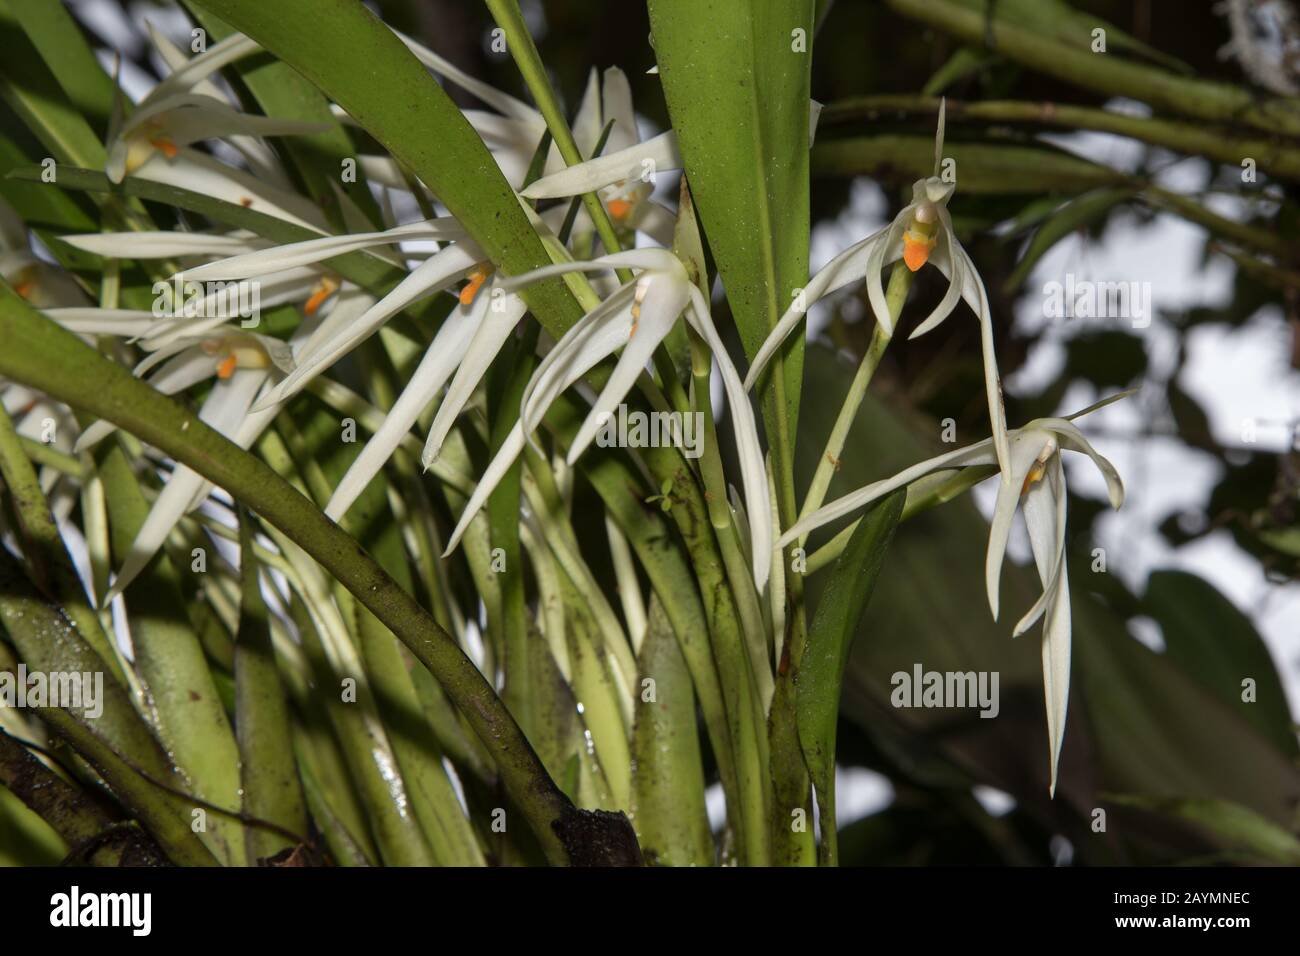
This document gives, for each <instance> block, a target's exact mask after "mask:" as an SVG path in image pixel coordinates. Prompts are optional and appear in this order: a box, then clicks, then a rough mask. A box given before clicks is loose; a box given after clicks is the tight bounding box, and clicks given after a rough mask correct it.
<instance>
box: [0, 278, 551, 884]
mask: <svg viewBox="0 0 1300 956" xmlns="http://www.w3.org/2000/svg"><path fill="white" fill-rule="evenodd" d="M0 339H3V340H4V341H9V342H21V343H23V348H21V349H19V348H14V349H6V350H2V351H0V375H5V376H7V377H8V378H11V379H13V380H14V381H18V382H22V383H23V384H26V385H29V386H31V387H33V388H38V389H41V390H42V391H44V392H46V393H47V394H49V395H51V396H52V397H54V398H57V399H58V400H60V401H64V402H67V403H69V404H72V405H74V406H78V407H81V408H84V409H86V410H87V411H90V412H93V413H94V414H97V415H99V416H100V417H102V418H107V419H108V420H110V421H112V422H114V423H115V424H117V425H119V426H120V427H123V428H126V429H127V430H129V431H131V432H133V433H134V434H136V435H137V436H138V437H139V438H140V439H141V440H143V441H146V442H148V443H150V444H152V445H154V446H155V447H156V448H158V449H160V450H161V451H163V452H164V453H165V454H168V455H171V456H172V457H173V458H175V459H176V460H177V461H179V462H182V463H183V464H186V465H189V466H190V467H191V468H193V469H194V470H195V471H197V472H199V473H200V474H201V475H203V476H204V477H205V478H207V479H208V480H210V481H212V482H213V483H214V484H216V485H218V486H219V487H222V488H225V489H226V490H227V491H228V492H229V493H230V494H231V495H232V496H233V497H234V498H236V499H237V500H239V501H242V502H244V503H245V504H246V505H248V506H249V507H251V508H253V509H255V510H256V511H257V512H258V514H260V515H261V516H262V518H263V519H264V520H266V521H267V522H269V523H270V524H272V525H274V526H275V527H277V528H279V529H280V530H281V531H282V532H284V533H285V534H286V535H289V536H290V537H292V538H293V539H294V541H295V542H297V543H298V544H299V545H300V546H302V547H303V549H304V550H305V551H306V552H307V553H308V554H310V555H311V556H312V557H313V558H314V559H315V560H316V561H318V562H320V564H321V565H322V566H323V567H324V568H325V569H326V570H327V571H328V572H330V573H331V574H333V575H334V576H335V577H336V578H337V579H338V580H339V581H341V582H342V583H343V584H344V586H345V587H347V588H348V590H349V591H351V592H352V593H353V594H354V595H355V596H356V597H357V599H358V600H359V601H360V602H361V603H362V604H364V605H365V606H366V607H368V608H370V610H371V611H372V612H373V613H374V614H375V616H376V617H378V618H379V619H380V620H381V621H383V622H384V623H385V624H386V625H387V626H388V627H389V628H390V629H391V630H392V631H393V633H394V634H396V635H397V636H398V637H399V638H400V639H401V640H402V642H403V643H405V644H406V645H407V647H409V648H410V650H411V652H412V654H414V655H415V657H416V659H417V660H418V661H420V663H421V664H423V665H424V666H425V667H427V668H428V669H429V671H430V672H432V673H433V675H434V676H435V677H437V678H438V680H439V682H440V683H441V684H442V685H443V687H444V689H445V690H446V691H447V694H448V696H449V697H451V699H452V701H453V702H454V703H455V704H456V705H457V706H458V707H459V708H460V710H461V711H462V712H463V713H464V714H465V715H466V717H467V718H468V719H469V721H470V724H471V726H472V727H473V729H474V731H475V732H476V733H477V734H478V735H479V737H480V739H482V740H483V742H484V744H485V745H486V746H487V747H488V749H489V751H490V752H491V753H492V755H493V758H494V759H495V760H496V761H497V765H498V767H499V769H500V771H501V777H502V781H503V783H504V785H505V787H506V790H507V792H508V793H509V794H510V796H511V797H512V798H513V799H514V801H515V802H516V804H517V805H518V806H519V808H520V810H521V811H522V813H523V814H524V816H525V818H526V819H527V820H528V822H529V823H530V825H531V826H532V828H533V830H534V831H535V833H536V834H537V838H538V840H539V842H540V843H541V845H542V846H543V848H544V850H545V851H546V853H547V856H548V857H549V858H550V859H551V860H553V861H555V862H561V863H562V862H566V861H567V860H568V857H569V854H568V851H567V850H566V845H565V843H564V842H563V841H562V840H561V838H560V836H559V834H558V833H557V832H556V830H555V829H554V828H553V826H552V825H553V824H554V823H557V822H560V821H561V820H562V819H563V818H564V817H566V816H569V815H571V814H573V813H575V812H577V811H575V810H574V809H573V807H572V804H571V803H570V802H569V800H568V799H567V798H566V797H565V796H564V794H563V793H561V792H560V790H559V788H558V787H556V786H555V783H554V782H553V781H552V780H551V778H550V777H549V776H548V775H547V773H546V770H545V768H544V767H542V765H541V763H540V761H539V760H538V759H537V756H536V754H534V753H533V751H532V748H531V747H529V745H528V742H527V740H526V739H525V738H524V736H523V733H522V732H521V731H520V729H519V726H518V725H517V724H516V723H515V722H514V720H513V719H512V718H511V717H510V714H509V712H508V711H507V710H506V709H505V707H504V705H503V704H502V703H501V701H500V700H499V699H498V698H497V696H496V694H495V693H494V692H493V690H492V687H491V685H490V684H488V682H487V681H486V680H485V679H484V678H483V675H482V674H480V673H479V671H478V669H477V668H476V667H475V666H474V664H473V662H472V661H470V660H469V658H467V657H466V656H465V655H464V653H463V652H462V651H461V650H460V648H459V647H458V646H457V645H456V642H455V641H454V640H453V639H452V638H451V636H450V635H448V634H447V633H446V631H444V630H443V629H442V628H441V627H439V626H438V624H437V622H435V621H434V620H433V619H432V618H431V617H429V615H428V614H427V613H426V612H425V611H424V609H423V608H421V607H420V606H419V604H417V603H416V602H415V600H414V599H413V598H412V597H411V596H410V595H408V594H406V593H405V592H403V591H402V590H401V588H399V587H398V586H397V585H396V584H395V583H394V582H393V580H392V579H391V578H390V577H389V576H388V575H387V574H385V573H384V571H383V569H382V568H381V567H380V566H379V565H378V564H377V563H376V562H375V561H374V559H373V558H371V557H370V555H368V554H367V553H366V552H365V550H364V549H363V548H361V547H360V546H358V545H357V543H356V541H354V540H353V539H352V538H351V537H349V536H348V535H347V534H346V533H344V532H343V530H342V529H340V528H339V527H338V526H337V525H335V524H334V523H333V522H331V521H330V520H329V519H328V518H326V517H325V516H324V515H323V514H321V513H320V512H319V511H318V510H317V509H316V508H315V507H314V506H313V505H312V504H311V502H309V501H308V500H307V499H306V498H304V497H303V496H302V495H301V494H300V493H298V492H297V491H295V490H294V489H293V488H292V487H291V486H290V485H289V484H288V483H287V482H285V481H283V480H282V479H280V478H279V476H278V475H276V474H275V473H274V472H273V471H272V470H271V469H270V468H269V467H267V466H266V465H265V464H263V463H262V462H260V461H258V460H257V459H256V458H254V457H253V456H251V455H249V454H247V453H246V452H244V451H243V450H242V449H240V448H239V447H238V446H236V445H234V444H232V443H231V442H229V441H228V440H226V439H225V438H223V437H222V436H221V435H219V434H218V433H216V432H214V431H212V430H211V429H209V428H208V427H207V426H206V425H204V424H203V423H202V422H201V421H199V420H198V418H197V417H196V416H194V415H193V414H192V413H190V412H188V411H187V410H186V409H184V408H183V407H182V406H180V405H179V404H177V403H176V402H174V401H171V400H170V399H167V398H165V397H163V396H161V395H159V394H158V393H157V392H155V391H153V390H152V389H150V388H149V386H148V385H146V384H145V383H143V382H141V381H139V380H138V379H136V378H134V377H133V376H132V375H131V373H130V372H128V371H127V370H126V369H123V368H121V367H119V366H117V365H115V364H113V363H112V362H109V361H107V360H106V359H104V358H103V357H102V356H100V355H99V354H98V353H96V352H95V351H94V350H93V349H91V348H90V347H89V346H87V345H85V344H84V343H82V342H81V341H80V340H79V339H77V337H76V336H74V335H72V334H71V333H70V332H67V331H65V330H63V329H61V328H59V327H58V326H57V325H56V324H55V323H53V322H51V321H49V320H48V319H45V318H44V317H42V316H40V315H39V314H38V313H36V312H34V311H32V309H30V308H29V307H28V306H27V304H26V303H25V302H24V301H23V300H22V299H20V298H19V297H18V296H17V295H16V294H14V292H13V291H12V290H11V289H10V288H9V287H8V286H7V285H6V286H3V287H0Z"/></svg>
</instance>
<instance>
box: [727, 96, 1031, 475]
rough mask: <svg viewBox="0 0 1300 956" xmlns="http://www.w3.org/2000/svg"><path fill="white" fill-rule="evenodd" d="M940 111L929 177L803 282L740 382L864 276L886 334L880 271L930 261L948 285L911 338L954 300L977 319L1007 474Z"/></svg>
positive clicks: (986, 315)
mask: <svg viewBox="0 0 1300 956" xmlns="http://www.w3.org/2000/svg"><path fill="white" fill-rule="evenodd" d="M944 114H945V106H944V105H943V104H941V105H940V107H939V123H938V128H937V129H936V131H935V137H934V175H933V176H930V177H929V178H927V179H918V180H917V181H916V182H915V183H914V184H913V185H912V201H911V202H910V203H908V204H907V205H906V206H904V207H903V209H902V210H901V211H900V212H899V213H898V215H897V216H895V217H894V220H893V221H892V222H891V223H890V224H889V225H887V226H885V227H884V228H883V229H881V230H880V231H878V232H875V233H872V234H871V235H870V236H867V238H865V239H863V240H861V241H860V242H857V243H855V244H854V245H852V246H850V247H849V248H848V249H845V250H844V251H843V252H841V253H840V254H839V255H838V256H836V257H835V258H834V259H832V260H831V261H830V262H829V263H827V264H826V266H825V267H824V268H823V269H821V270H820V271H819V272H818V273H817V274H816V275H815V276H813V277H812V279H810V280H809V282H808V285H807V286H806V287H805V288H804V290H803V294H802V295H800V296H798V297H797V298H796V299H795V301H794V303H793V304H792V305H791V306H790V308H789V309H788V310H787V311H786V313H785V315H783V316H782V317H781V319H780V321H779V322H777V324H776V326H775V327H774V328H773V329H772V332H771V334H769V335H768V337H767V339H766V340H765V341H764V342H763V345H762V346H761V347H760V348H759V350H758V354H756V355H755V356H754V361H753V363H752V364H751V365H750V368H749V374H748V375H747V376H746V378H745V387H746V388H747V389H748V388H753V387H754V384H755V383H756V382H757V381H758V379H759V376H761V375H762V373H763V370H764V369H765V368H766V367H767V364H768V362H769V361H771V359H772V356H773V355H775V354H776V352H777V350H778V349H779V348H780V347H781V345H782V344H783V343H784V342H785V340H786V339H787V338H789V337H790V335H791V333H793V332H794V330H795V329H796V328H798V326H799V323H801V322H802V321H803V320H804V318H805V316H806V315H807V312H808V309H809V307H811V306H812V304H813V303H815V302H817V301H818V300H820V299H823V298H825V297H826V296H828V295H830V294H831V293H833V292H836V291H838V290H839V289H841V288H843V287H844V286H846V285H848V284H849V283H850V282H855V281H857V280H858V279H865V280H866V284H867V297H868V299H869V300H870V302H871V310H872V311H873V312H874V313H875V315H876V321H877V322H879V323H880V326H881V328H882V329H883V330H884V331H885V332H886V333H887V334H889V335H893V334H894V328H893V322H892V320H891V318H890V315H889V307H888V306H887V305H886V303H885V287H884V281H883V278H882V273H883V272H884V270H885V269H886V268H888V267H889V266H891V265H892V264H893V263H895V262H897V261H898V260H899V259H902V260H903V262H904V263H906V265H907V267H908V268H909V269H911V270H912V271H913V272H916V271H917V270H918V269H920V268H921V267H922V266H924V265H925V264H926V263H927V262H930V263H933V264H934V266H935V267H936V268H938V270H939V271H940V272H942V273H943V274H944V276H945V277H946V278H947V279H948V290H947V292H946V293H945V294H944V296H943V298H942V299H941V300H940V301H939V304H938V305H936V306H935V307H934V311H932V312H931V313H930V314H929V315H928V316H927V317H926V318H925V320H924V321H923V322H922V323H921V324H920V325H918V326H917V327H916V329H915V330H914V331H913V332H912V334H911V335H910V336H909V338H913V339H914V338H916V337H917V336H919V335H924V334H925V333H926V332H929V331H930V330H931V329H933V328H935V327H936V326H937V325H939V323H941V322H942V321H943V320H944V319H946V318H947V317H948V316H949V315H951V314H952V311H953V309H955V308H956V307H957V302H958V301H959V300H964V301H965V302H966V304H967V305H969V306H970V307H971V310H972V311H973V312H974V313H975V316H976V318H978V319H979V323H980V348H981V351H982V352H983V360H984V387H985V397H986V399H987V401H988V407H989V420H990V423H991V427H992V432H993V443H994V447H995V448H996V450H997V456H998V461H999V462H1000V463H1001V464H1002V468H1003V473H1004V474H1006V473H1007V472H1008V468H1007V462H1008V457H1007V454H1008V445H1007V423H1006V411H1005V410H1004V408H1003V403H1002V384H1001V380H1000V379H999V376H998V366H997V353H996V351H995V349H994V346H993V316H992V312H991V310H990V309H989V300H988V294H987V292H986V291H985V289H984V282H983V280H982V279H980V276H979V272H978V271H976V269H975V264H974V263H973V262H972V261H971V258H970V256H969V255H968V254H967V252H966V250H965V249H964V248H962V245H961V243H960V242H959V241H958V240H957V235H956V233H955V232H954V231H953V228H952V217H951V216H950V215H949V214H948V201H949V200H950V199H951V198H952V194H953V190H954V188H955V184H954V183H950V182H945V181H944V179H943V178H942V176H941V175H940V173H941V170H942V166H943V132H944Z"/></svg>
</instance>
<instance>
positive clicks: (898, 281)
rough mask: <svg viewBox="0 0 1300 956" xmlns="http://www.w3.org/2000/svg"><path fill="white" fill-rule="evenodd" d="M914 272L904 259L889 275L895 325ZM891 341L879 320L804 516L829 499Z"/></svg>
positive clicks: (805, 502)
mask: <svg viewBox="0 0 1300 956" xmlns="http://www.w3.org/2000/svg"><path fill="white" fill-rule="evenodd" d="M913 275H914V273H913V272H912V270H911V269H909V268H907V266H906V264H905V263H903V262H902V261H901V260H900V261H898V262H896V263H894V270H893V272H891V273H890V274H889V288H888V289H887V290H886V291H885V305H886V307H887V308H888V309H889V320H890V324H891V325H894V326H896V325H897V324H898V317H899V316H900V315H901V314H902V312H903V303H904V302H905V301H906V300H907V293H908V292H909V291H910V290H911V288H912V277H913ZM889 340H890V335H889V333H888V332H886V331H885V330H884V328H883V326H881V324H880V322H878V321H877V322H876V324H875V328H874V329H873V331H872V333H871V344H870V345H868V346H867V353H866V355H864V356H863V357H862V361H861V362H859V363H858V370H857V372H856V373H855V374H854V376H853V381H852V383H850V385H849V390H848V393H847V394H846V395H845V396H844V404H843V405H841V406H840V411H839V414H838V415H837V416H836V417H835V424H834V425H833V426H832V427H831V433H830V436H829V437H828V438H827V439H826V447H825V448H824V449H823V450H822V455H821V458H819V459H818V460H817V470H816V472H814V473H813V478H812V484H810V485H809V486H808V494H807V495H806V496H805V497H804V500H803V510H802V511H800V512H799V517H800V519H803V518H806V517H808V515H810V514H812V513H813V512H814V511H816V510H817V509H818V508H820V507H821V506H822V503H823V502H824V501H825V500H826V492H827V490H828V489H829V488H830V486H831V479H832V478H834V477H835V472H837V471H839V468H840V455H841V454H842V453H843V451H844V443H845V442H846V441H847V440H848V437H849V429H850V428H852V427H853V419H854V418H856V417H857V414H858V408H860V407H861V405H862V399H863V398H864V397H866V394H867V387H868V386H869V385H870V384H871V379H872V377H873V376H874V375H875V374H876V368H877V367H878V366H879V365H880V359H881V357H882V356H883V355H884V354H885V349H887V348H888V347H889ZM807 540H808V536H807V535H804V536H803V537H802V538H800V539H799V547H803V545H804V542H805V541H807Z"/></svg>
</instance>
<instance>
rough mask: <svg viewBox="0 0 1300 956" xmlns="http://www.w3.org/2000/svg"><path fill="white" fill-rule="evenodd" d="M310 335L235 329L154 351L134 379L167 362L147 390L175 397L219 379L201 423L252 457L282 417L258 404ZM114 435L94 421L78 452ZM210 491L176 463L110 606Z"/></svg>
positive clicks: (307, 330)
mask: <svg viewBox="0 0 1300 956" xmlns="http://www.w3.org/2000/svg"><path fill="white" fill-rule="evenodd" d="M312 331H313V329H312V325H311V324H310V323H304V325H302V326H301V327H299V329H298V330H297V331H296V332H295V333H294V335H293V337H292V338H291V339H290V341H289V342H288V343H285V342H281V341H279V340H278V339H272V338H269V337H268V336H261V335H252V334H249V333H247V332H245V331H243V330H241V329H231V330H230V331H229V332H228V333H227V334H225V335H222V336H221V337H219V338H217V339H212V338H208V339H204V340H202V341H200V342H197V343H194V344H190V345H185V346H183V347H182V348H180V349H178V350H176V349H166V350H160V351H159V352H155V353H154V354H153V355H151V356H149V357H148V358H146V359H145V361H144V362H142V363H141V364H140V365H139V366H137V367H136V374H137V375H143V374H144V373H145V372H147V371H149V370H150V369H152V368H153V367H155V366H157V365H159V363H165V364H162V367H161V368H159V370H158V371H157V372H156V373H155V374H154V375H153V376H151V377H150V379H149V384H150V385H152V386H154V387H155V388H158V389H159V390H160V391H165V392H168V393H172V394H174V393H176V392H179V391H181V390H183V389H184V388H187V387H189V386H191V385H193V384H196V383H197V382H201V381H203V380H205V379H207V378H211V377H212V376H213V375H215V376H216V379H217V380H216V382H215V384H214V385H213V386H212V390H211V391H210V392H209V393H208V395H207V397H206V398H205V399H204V401H203V405H202V407H201V408H200V410H199V416H198V417H199V420H200V421H202V422H203V423H204V424H206V425H208V426H209V427H210V428H212V429H214V430H215V431H217V432H219V433H220V434H222V435H224V436H225V437H226V438H228V439H230V441H232V442H233V443H234V444H236V445H238V446H239V447H240V448H243V449H245V450H247V449H248V448H249V447H251V446H252V444H253V442H255V441H256V440H257V438H258V436H260V435H261V434H262V432H263V431H265V430H266V429H267V427H269V426H270V424H271V423H272V421H273V420H274V419H275V416H276V414H277V412H278V411H279V406H278V405H272V406H270V407H268V408H262V409H260V410H259V409H254V408H253V404H254V402H255V401H256V399H257V397H258V395H259V394H260V393H262V392H264V391H265V390H266V388H267V387H268V386H269V384H270V383H271V382H272V381H273V380H274V379H275V378H277V377H279V376H280V375H283V374H284V372H285V371H287V370H288V369H289V368H292V366H293V361H294V356H295V354H296V353H298V352H299V351H300V350H301V349H302V348H303V347H304V345H305V344H306V343H307V341H308V340H309V338H310V335H311V334H312ZM162 356H165V358H164V357H162ZM105 428H107V431H106V430H105ZM111 430H112V428H111V426H104V425H103V424H102V423H101V422H96V423H95V424H94V425H92V426H91V427H90V428H88V429H87V430H86V431H85V433H83V434H82V436H81V438H80V439H79V440H78V443H77V447H78V450H80V449H81V448H84V447H85V446H86V445H87V444H89V443H90V442H92V441H94V440H96V439H97V438H102V437H103V435H104V434H107V432H108V431H111ZM211 490H212V483H211V482H209V481H207V480H205V479H204V478H203V476H202V475H200V474H199V473H198V472H196V471H193V470H192V469H190V468H189V467H187V466H185V465H179V464H178V465H177V466H176V467H175V468H174V469H173V470H172V473H171V476H170V477H169V478H168V480H167V481H166V482H165V483H164V484H163V487H162V490H161V491H160V492H159V494H158V497H157V499H156V500H155V501H154V503H153V506H152V507H151V508H150V509H149V514H148V515H147V516H146V518H145V520H144V523H143V524H142V525H141V526H140V530H139V532H137V534H136V537H135V540H134V541H133V542H132V543H131V549H130V551H129V552H128V554H127V556H126V560H125V561H123V563H122V567H121V568H120V569H119V570H118V572H117V576H116V577H115V578H114V579H113V585H112V587H110V588H109V590H108V592H107V594H106V595H105V597H104V604H105V605H107V604H108V603H109V602H110V601H112V599H113V598H114V597H115V596H117V595H118V594H121V593H122V592H123V591H124V590H125V589H126V587H127V586H128V585H129V584H130V583H131V582H132V581H133V580H134V579H135V578H136V576H137V575H138V574H139V573H140V572H141V571H142V570H143V569H144V568H145V567H146V566H147V565H148V564H149V562H150V561H151V560H153V557H154V555H155V554H157V553H158V551H159V549H160V548H161V547H162V546H163V543H164V542H165V541H166V540H167V537H168V536H169V535H170V534H171V532H172V529H173V528H175V527H176V524H177V523H178V522H179V521H180V520H181V519H182V518H183V517H184V516H185V515H186V514H188V513H189V512H190V511H192V510H194V509H195V508H197V507H198V506H199V505H200V504H202V503H203V501H204V500H206V499H207V497H208V494H209V493H210V492H211Z"/></svg>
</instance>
